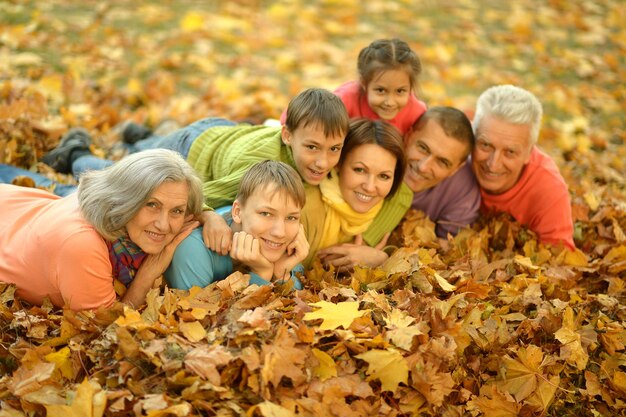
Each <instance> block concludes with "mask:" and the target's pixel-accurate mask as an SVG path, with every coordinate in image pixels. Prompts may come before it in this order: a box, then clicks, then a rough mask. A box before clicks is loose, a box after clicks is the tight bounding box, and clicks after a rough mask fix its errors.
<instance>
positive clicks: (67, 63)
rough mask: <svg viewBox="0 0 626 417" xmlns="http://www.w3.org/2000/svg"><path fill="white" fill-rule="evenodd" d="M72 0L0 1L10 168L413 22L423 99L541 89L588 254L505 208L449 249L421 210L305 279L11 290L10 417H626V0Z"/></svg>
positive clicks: (346, 51) (223, 98)
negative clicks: (520, 221) (552, 241)
mask: <svg viewBox="0 0 626 417" xmlns="http://www.w3.org/2000/svg"><path fill="white" fill-rule="evenodd" d="M70 3H71V2H69V3H67V4H66V2H55V1H50V2H32V3H31V4H26V5H23V4H22V2H4V3H0V7H2V12H3V14H2V16H0V18H1V19H2V22H3V26H2V27H1V28H0V32H1V33H0V46H1V48H0V54H2V55H1V56H2V58H3V59H2V60H0V70H1V71H2V84H1V85H0V157H2V161H3V162H5V163H10V164H13V165H16V166H20V167H25V168H32V167H34V166H35V165H36V164H37V161H38V160H39V159H40V158H41V156H42V155H43V153H44V152H46V151H47V150H49V149H51V148H52V147H54V146H55V145H56V143H57V142H58V139H59V137H60V135H61V134H63V133H64V132H65V131H66V130H67V129H68V128H69V127H72V126H77V125H80V126H84V127H86V128H87V129H89V130H90V131H91V132H93V133H94V134H95V136H94V141H95V143H94V149H93V150H94V151H95V152H100V153H102V152H104V150H107V149H108V148H109V146H110V142H108V136H109V134H110V133H111V132H112V130H113V129H112V128H113V126H115V125H116V124H117V123H119V122H120V121H123V120H126V119H133V120H135V121H137V122H146V123H148V124H149V125H151V126H155V125H156V124H158V122H160V121H162V120H164V119H168V118H169V119H173V120H176V121H177V122H178V123H181V124H185V123H189V122H192V121H194V120H196V119H199V118H201V117H205V116H207V115H217V116H228V117H231V118H235V119H243V118H251V119H253V120H255V121H258V120H262V119H263V118H264V117H276V116H277V115H278V114H280V111H281V110H282V109H283V108H284V107H285V105H286V103H287V100H288V98H289V97H290V96H292V95H294V94H295V93H296V92H298V91H299V90H301V89H302V88H304V87H306V86H325V87H328V88H334V87H336V86H337V85H339V84H340V83H341V82H343V81H346V80H348V79H351V78H353V77H354V76H355V73H354V65H355V57H356V54H357V52H358V50H359V49H360V48H362V47H363V46H365V45H367V44H369V42H371V41H372V40H373V39H375V38H377V37H381V36H387V35H388V34H389V33H393V34H396V32H398V31H400V34H399V36H401V37H405V38H406V39H407V40H409V41H410V42H411V44H412V45H413V46H415V48H416V50H417V51H418V53H419V54H420V56H421V57H422V59H423V63H424V71H425V73H424V77H423V80H422V85H421V90H422V91H421V92H420V93H421V94H423V95H424V96H423V98H424V99H425V100H426V101H427V102H428V103H429V105H437V104H451V105H455V106H457V107H460V108H462V109H464V110H468V109H471V108H472V106H473V103H474V100H475V98H476V96H477V94H478V92H479V91H480V90H481V89H482V88H485V87H486V86H488V85H490V84H496V83H507V82H512V83H517V84H520V85H522V86H523V87H525V88H529V89H531V90H533V91H534V92H536V93H537V94H538V96H540V97H541V100H542V102H543V103H544V104H545V105H546V117H545V120H544V127H543V130H542V137H541V142H540V144H541V146H542V147H547V148H548V149H549V150H552V153H551V154H552V155H553V156H555V158H556V159H557V162H558V163H559V167H560V169H561V171H562V172H563V175H564V177H565V178H566V181H567V182H568V185H569V187H570V192H571V195H572V201H573V212H574V216H575V220H576V236H575V237H576V244H577V246H578V247H579V249H580V250H579V251H577V252H574V253H570V252H561V251H559V250H548V249H545V248H543V247H541V246H539V245H537V243H536V240H535V238H534V235H533V234H532V233H530V232H528V231H527V230H525V229H523V228H520V227H519V225H517V224H516V223H513V222H511V221H510V220H509V219H507V218H504V217H495V218H485V219H482V220H481V223H480V224H478V225H476V227H475V228H474V229H473V230H467V231H464V232H463V233H462V234H461V235H460V236H458V237H457V238H456V239H454V240H452V241H450V242H449V243H448V245H447V246H446V247H440V245H439V243H438V242H437V241H436V240H435V235H434V231H433V226H432V224H431V223H429V221H428V220H426V219H423V218H422V217H421V216H420V214H419V213H410V214H409V216H408V217H407V219H406V221H405V222H404V223H403V225H402V227H401V228H400V229H399V230H398V231H397V234H396V236H394V239H395V243H396V244H398V246H400V249H399V250H398V251H397V252H396V255H395V256H394V257H392V258H391V259H390V260H389V261H388V262H387V263H386V264H385V266H384V268H383V269H377V270H370V269H357V270H356V271H355V272H354V273H353V274H351V275H350V276H347V277H343V278H339V277H337V276H336V274H334V273H333V272H331V271H325V270H323V269H321V268H319V267H318V268H314V269H313V270H311V271H309V272H308V274H307V277H306V278H305V279H303V281H304V283H305V286H306V288H307V290H305V291H298V292H296V293H295V294H292V293H289V292H288V291H286V289H285V291H284V292H283V291H282V290H281V289H274V290H271V289H270V288H256V287H247V286H246V277H244V276H241V275H234V276H231V277H230V278H229V279H228V280H227V281H224V282H222V283H219V284H216V285H214V286H211V287H208V288H206V289H202V290H194V291H192V292H191V293H186V292H177V291H171V290H165V291H163V292H158V291H154V292H152V293H151V294H150V297H149V299H148V304H147V306H146V307H144V308H142V309H141V310H139V311H135V310H131V309H125V308H124V307H123V306H122V305H116V306H115V308H113V309H110V310H107V311H104V310H103V311H97V312H83V313H73V312H71V311H61V310H58V309H54V308H52V307H51V306H49V305H47V306H43V307H31V306H28V305H23V304H22V303H21V301H20V300H18V299H15V297H14V288H13V287H7V286H1V285H0V301H1V303H0V326H1V327H0V328H1V329H2V333H1V338H2V343H0V400H1V401H2V409H1V410H0V416H5V415H6V416H24V415H29V416H30V415H43V414H44V413H47V415H49V416H63V417H69V416H81V417H82V416H94V417H95V416H101V415H107V416H112V415H116V416H125V415H127V416H141V415H147V416H161V415H163V416H164V415H175V416H176V415H178V416H186V415H220V416H226V415H248V416H253V415H256V416H288V415H293V414H297V415H302V416H313V415H315V416H333V415H334V416H351V415H355V416H356V415H359V416H372V415H381V416H394V415H407V416H408V415H419V414H422V415H442V416H477V415H485V416H490V417H492V416H496V417H497V416H517V415H522V416H540V415H550V416H566V415H576V416H598V415H602V416H619V415H622V416H624V415H626V404H625V402H624V400H623V398H625V397H626V349H625V344H626V330H625V329H624V326H625V323H626V311H625V307H624V306H625V303H624V300H625V287H626V284H625V281H624V280H625V276H626V275H625V274H626V272H625V271H626V235H625V234H624V229H625V228H626V206H625V202H626V195H625V194H626V193H625V191H626V190H625V189H624V184H625V183H626V180H625V175H624V161H625V160H626V152H625V151H626V149H624V146H623V144H624V139H625V138H626V136H625V135H624V127H623V110H624V109H625V107H624V103H625V102H624V100H623V98H624V93H623V89H620V88H615V87H616V86H620V85H622V84H623V80H624V76H625V73H624V68H626V67H625V66H624V65H623V56H624V54H623V51H624V48H623V44H624V43H623V39H624V30H623V24H622V22H623V20H624V19H623V7H622V5H621V4H620V3H619V2H611V1H596V2H587V1H582V2H562V1H550V2H543V3H541V4H539V3H537V2H525V1H518V2H513V3H511V4H512V8H511V9H508V8H507V6H505V4H504V3H502V4H501V5H499V6H498V7H494V8H484V7H482V6H480V5H479V4H475V3H474V2H443V3H441V2H436V3H437V5H436V6H435V7H434V8H433V7H430V6H429V4H427V3H428V2H423V3H422V4H421V7H420V9H419V10H417V9H416V10H409V9H408V8H407V7H406V2H393V1H376V0H371V1H368V2H363V8H362V9H361V8H359V7H360V6H359V5H358V4H357V3H358V2H353V1H344V2H336V1H321V2H310V1H308V0H307V1H291V2H269V3H271V6H270V7H267V8H264V7H262V6H259V4H260V3H259V2H250V4H247V2H241V1H239V2H215V4H211V5H210V6H209V7H207V8H205V9H202V10H201V8H200V6H199V3H198V2H191V3H190V4H191V5H183V6H180V5H178V8H177V7H176V6H177V4H176V3H178V2H166V3H164V4H157V2H154V3H152V2H145V3H142V4H140V5H139V6H138V8H137V10H128V9H129V8H128V7H125V6H124V5H123V4H117V3H115V2H101V3H99V4H98V6H97V7H95V8H92V7H91V6H90V5H87V6H78V5H70ZM208 3H211V2H207V4H208ZM218 3H219V4H218ZM252 3H255V4H257V5H256V6H254V5H251V4H252ZM312 3H315V4H313V6H311V4H312ZM465 3H471V4H465ZM187 6H188V7H187ZM81 7H82V9H81ZM315 7H318V9H315ZM85 9H90V10H85ZM91 9H94V10H91ZM196 9H197V10H196ZM433 9H434V10H433ZM355 11H357V12H359V13H360V14H361V15H362V16H359V17H355ZM418 15H419V16H418ZM24 16H26V17H24ZM5 17H6V20H4V19H5ZM362 19H363V20H362ZM366 19H371V20H366ZM168 22H169V23H172V25H169V26H167V25H165V23H168ZM294 22H297V23H295V24H294ZM129 28H132V30H128V29H129ZM403 31H404V32H403ZM76 39H80V42H77V40H76ZM50 51H53V53H50ZM146 51H149V53H147V52H146ZM50 61H52V62H50ZM38 169H39V170H40V171H41V170H44V173H47V175H50V176H52V177H53V178H55V179H59V180H61V181H62V182H68V181H72V179H70V178H68V177H66V176H62V175H60V174H56V173H51V172H46V171H45V167H43V166H42V165H41V164H39V165H38Z"/></svg>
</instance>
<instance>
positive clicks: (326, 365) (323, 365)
mask: <svg viewBox="0 0 626 417" xmlns="http://www.w3.org/2000/svg"><path fill="white" fill-rule="evenodd" d="M311 352H313V356H315V357H316V358H317V360H318V361H320V364H319V365H317V366H316V367H315V368H313V373H314V374H315V376H317V377H318V378H319V379H321V380H322V381H326V380H327V379H328V378H332V377H335V376H337V365H336V364H335V361H334V360H333V358H332V357H331V356H330V355H329V354H328V353H326V352H324V351H323V350H319V349H315V348H313V349H311Z"/></svg>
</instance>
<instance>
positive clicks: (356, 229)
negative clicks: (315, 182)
mask: <svg viewBox="0 0 626 417" xmlns="http://www.w3.org/2000/svg"><path fill="white" fill-rule="evenodd" d="M320 191H321V192H322V200H324V207H325V208H326V217H325V218H324V232H323V233H322V241H321V244H320V248H325V247H328V246H332V245H335V244H337V243H339V242H340V241H341V239H342V238H344V237H346V236H349V237H352V236H356V235H358V234H359V233H363V232H364V231H366V230H367V228H368V227H369V225H370V224H372V221H373V220H374V217H376V215H377V214H378V212H379V211H380V209H381V208H382V206H383V202H382V201H380V202H379V203H378V204H376V205H375V206H374V207H372V208H371V210H369V211H368V212H366V213H357V212H356V211H354V210H352V208H351V207H350V205H349V204H348V203H346V201H345V200H344V199H343V197H342V195H341V190H339V179H338V176H337V173H336V172H334V171H333V172H331V176H330V178H325V179H324V180H323V181H322V182H321V183H320Z"/></svg>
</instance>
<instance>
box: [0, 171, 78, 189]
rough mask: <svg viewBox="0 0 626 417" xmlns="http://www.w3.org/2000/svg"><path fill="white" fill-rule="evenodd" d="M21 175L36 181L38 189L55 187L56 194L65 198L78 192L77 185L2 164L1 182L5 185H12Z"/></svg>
mask: <svg viewBox="0 0 626 417" xmlns="http://www.w3.org/2000/svg"><path fill="white" fill-rule="evenodd" d="M20 175H23V176H25V177H30V178H32V179H33V181H35V185H37V186H38V187H45V188H50V187H51V186H54V190H53V192H54V194H56V195H58V196H61V197H65V196H66V195H69V194H71V193H73V192H74V191H76V186H75V185H67V184H61V183H59V182H56V181H53V180H51V179H48V178H46V177H44V176H43V175H41V174H37V173H34V172H30V171H27V170H25V169H21V168H17V167H14V166H13V165H5V164H0V182H2V183H5V184H11V182H12V181H13V179H15V177H17V176H20Z"/></svg>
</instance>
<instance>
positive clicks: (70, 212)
mask: <svg viewBox="0 0 626 417" xmlns="http://www.w3.org/2000/svg"><path fill="white" fill-rule="evenodd" d="M0 207H2V216H0V281H2V282H5V283H12V284H15V285H16V286H17V292H16V294H17V295H18V296H19V297H21V298H23V299H25V300H27V301H28V302H30V303H33V304H41V303H42V302H43V301H44V299H45V298H46V297H49V298H50V301H52V303H53V304H54V305H56V306H59V307H62V306H68V307H69V308H71V309H73V310H84V309H93V308H98V307H100V306H108V305H110V304H112V303H113V302H114V301H115V299H116V293H115V289H114V286H113V285H114V280H115V279H118V280H119V281H121V282H122V283H123V284H124V285H125V286H126V292H125V293H124V295H123V296H122V299H121V301H122V302H124V303H127V304H129V305H131V306H134V307H138V306H140V305H141V304H143V303H144V301H145V297H146V294H147V292H148V290H149V289H150V288H152V286H153V285H154V283H155V281H156V280H157V279H158V278H159V277H160V276H161V275H162V274H163V272H164V271H165V269H166V268H167V267H168V265H169V263H170V261H171V259H172V256H173V254H174V250H175V249H176V247H177V246H178V244H179V243H180V242H181V241H182V240H183V239H184V238H185V237H187V236H188V235H189V233H191V230H192V229H193V228H194V227H196V226H198V225H199V223H198V222H197V221H194V217H195V216H197V215H199V214H200V212H201V210H202V191H201V183H200V179H199V178H198V177H197V175H196V173H195V171H194V170H193V169H192V168H191V167H190V166H189V165H188V164H187V162H186V161H185V160H184V159H183V158H182V157H181V156H180V155H179V154H177V153H176V152H173V151H169V150H165V149H155V150H149V151H145V152H141V153H137V154H134V155H131V156H128V157H126V158H124V159H122V160H121V161H119V162H118V163H116V164H115V165H113V166H111V167H109V168H107V169H105V170H102V171H91V172H88V173H86V174H84V175H83V176H82V177H81V181H80V185H79V186H78V192H77V193H73V194H71V195H69V196H67V197H63V198H61V197H58V196H55V195H53V194H51V193H49V192H46V191H43V190H38V189H33V188H25V187H18V186H14V185H6V184H0Z"/></svg>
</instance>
